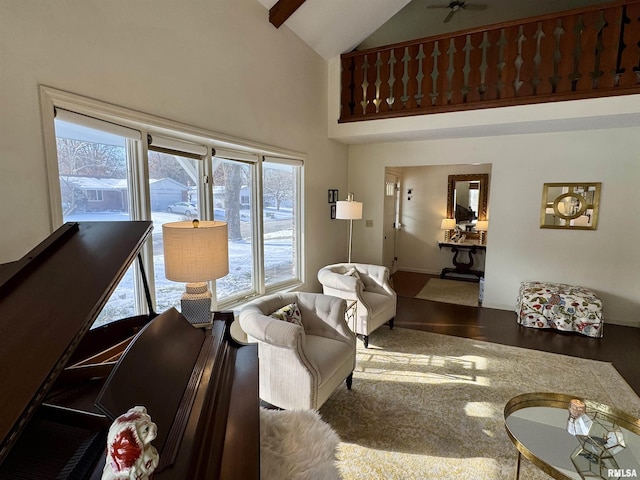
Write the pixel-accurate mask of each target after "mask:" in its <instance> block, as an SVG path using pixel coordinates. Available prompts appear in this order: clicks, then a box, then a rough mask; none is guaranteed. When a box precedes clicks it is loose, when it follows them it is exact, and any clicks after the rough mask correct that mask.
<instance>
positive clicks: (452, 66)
mask: <svg viewBox="0 0 640 480" xmlns="http://www.w3.org/2000/svg"><path fill="white" fill-rule="evenodd" d="M456 52H457V50H456V44H455V38H452V39H450V40H449V49H448V50H447V55H449V66H448V68H447V105H449V104H450V103H451V99H452V97H453V74H454V73H455V71H456V68H455V54H456Z"/></svg>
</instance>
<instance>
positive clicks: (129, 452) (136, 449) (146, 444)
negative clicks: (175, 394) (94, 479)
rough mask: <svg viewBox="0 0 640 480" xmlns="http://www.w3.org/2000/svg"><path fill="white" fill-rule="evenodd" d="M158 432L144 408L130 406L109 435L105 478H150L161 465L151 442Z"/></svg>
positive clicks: (115, 422) (130, 479)
mask: <svg viewBox="0 0 640 480" xmlns="http://www.w3.org/2000/svg"><path fill="white" fill-rule="evenodd" d="M157 432H158V430H157V427H156V424H155V423H153V422H152V421H151V417H150V416H149V415H148V414H147V409H146V408H144V407H133V408H130V409H129V411H128V412H127V413H125V414H123V415H120V416H119V417H118V418H116V419H115V421H114V422H113V424H112V425H111V427H110V428H109V434H108V435H107V461H106V463H105V466H104V470H103V471H102V480H124V479H126V480H149V479H150V478H151V477H152V474H153V471H154V470H155V468H156V467H157V466H158V460H159V456H158V451H157V450H156V449H155V447H154V446H153V445H151V441H152V440H153V439H154V438H156V435H157Z"/></svg>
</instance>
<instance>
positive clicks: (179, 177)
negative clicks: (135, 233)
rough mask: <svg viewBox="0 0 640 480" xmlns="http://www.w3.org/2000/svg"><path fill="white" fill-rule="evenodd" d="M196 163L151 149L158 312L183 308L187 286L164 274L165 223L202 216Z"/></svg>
mask: <svg viewBox="0 0 640 480" xmlns="http://www.w3.org/2000/svg"><path fill="white" fill-rule="evenodd" d="M197 163H201V162H198V161H197V160H194V159H191V158H187V157H185V156H184V155H178V154H173V153H172V154H170V153H164V152H158V151H154V150H152V149H151V148H150V149H149V154H148V171H149V179H148V184H149V203H150V205H151V220H152V221H153V231H152V232H151V237H152V243H153V269H152V270H151V271H152V272H153V279H154V284H155V292H156V310H157V311H158V312H164V311H165V310H167V309H169V308H171V307H175V308H176V309H178V310H180V297H181V296H182V293H183V292H184V289H185V287H184V285H183V284H181V283H176V282H172V281H170V280H167V278H166V277H165V276H164V243H163V239H162V224H163V223H169V222H181V221H185V220H192V219H194V218H200V211H199V205H198V188H197V185H198V172H197Z"/></svg>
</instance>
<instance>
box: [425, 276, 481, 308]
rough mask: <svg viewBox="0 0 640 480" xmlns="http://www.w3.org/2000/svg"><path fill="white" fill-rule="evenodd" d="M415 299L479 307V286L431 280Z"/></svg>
mask: <svg viewBox="0 0 640 480" xmlns="http://www.w3.org/2000/svg"><path fill="white" fill-rule="evenodd" d="M415 298H421V299H423V300H432V301H434V302H444V303H455V304H457V305H467V306H469V307H477V306H478V284H477V283H475V282H463V281H460V280H447V279H442V278H430V279H429V281H428V282H427V283H426V285H425V286H424V287H422V290H420V291H419V292H418V294H417V295H416V297H415Z"/></svg>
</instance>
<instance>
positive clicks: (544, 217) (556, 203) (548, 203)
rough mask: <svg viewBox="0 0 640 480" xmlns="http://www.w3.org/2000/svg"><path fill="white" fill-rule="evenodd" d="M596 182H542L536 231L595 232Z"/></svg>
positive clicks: (596, 214)
mask: <svg viewBox="0 0 640 480" xmlns="http://www.w3.org/2000/svg"><path fill="white" fill-rule="evenodd" d="M600 185H601V184H600V182H587V183H545V184H544V187H543V188H542V207H541V209H540V228H567V229H572V230H595V229H596V227H597V226H598V206H599V205H600Z"/></svg>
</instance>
